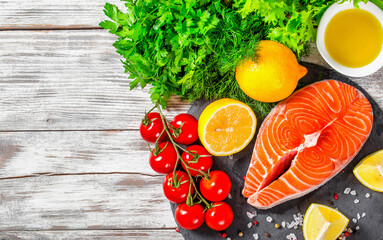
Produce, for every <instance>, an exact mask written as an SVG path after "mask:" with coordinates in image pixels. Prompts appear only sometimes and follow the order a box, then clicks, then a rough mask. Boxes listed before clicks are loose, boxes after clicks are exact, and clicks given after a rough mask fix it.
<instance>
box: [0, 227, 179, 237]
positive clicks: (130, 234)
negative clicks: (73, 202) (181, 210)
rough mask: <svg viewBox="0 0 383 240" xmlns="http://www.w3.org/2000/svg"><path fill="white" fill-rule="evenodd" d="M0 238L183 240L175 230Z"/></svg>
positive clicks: (15, 233)
mask: <svg viewBox="0 0 383 240" xmlns="http://www.w3.org/2000/svg"><path fill="white" fill-rule="evenodd" d="M0 238H1V239H4V240H16V239H17V240H35V239H60V240H65V239H68V240H76V239H79V240H83V239H85V240H86V239H97V240H101V239H112V240H119V239H129V240H152V239H158V240H169V239H174V240H181V239H183V237H182V235H181V234H180V233H177V232H176V231H175V230H174V229H162V230H161V229H160V230H151V229H148V230H145V229H143V230H113V231H112V230H86V231H78V230H77V231H71V230H64V231H7V232H0Z"/></svg>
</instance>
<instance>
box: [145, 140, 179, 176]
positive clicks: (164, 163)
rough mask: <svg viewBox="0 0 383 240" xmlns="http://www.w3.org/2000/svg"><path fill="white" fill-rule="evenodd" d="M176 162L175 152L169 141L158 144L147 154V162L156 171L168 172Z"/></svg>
mask: <svg viewBox="0 0 383 240" xmlns="http://www.w3.org/2000/svg"><path fill="white" fill-rule="evenodd" d="M176 162H177V153H176V150H175V148H174V146H173V145H172V144H171V143H169V142H163V143H160V144H158V146H156V147H155V148H154V149H152V151H151V152H150V155H149V164H150V166H151V167H152V169H153V170H154V171H155V172H157V173H162V174H166V173H170V172H171V171H173V169H174V167H175V166H176Z"/></svg>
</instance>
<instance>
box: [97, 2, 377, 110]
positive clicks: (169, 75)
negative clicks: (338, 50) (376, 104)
mask: <svg viewBox="0 0 383 240" xmlns="http://www.w3.org/2000/svg"><path fill="white" fill-rule="evenodd" d="M123 1H124V2H126V3H125V6H126V11H125V12H123V11H121V10H119V9H118V8H117V7H116V6H115V5H113V4H110V3H106V5H105V9H104V13H105V15H106V16H107V17H109V18H110V20H105V21H103V22H101V23H100V26H101V27H103V28H105V29H109V32H110V33H112V34H115V35H117V36H118V40H117V41H116V42H115V43H114V46H115V48H116V49H117V53H119V54H121V55H122V56H123V58H124V60H122V63H123V65H124V67H125V71H126V72H129V73H130V76H129V78H130V79H132V81H131V82H130V89H131V90H132V89H134V88H136V87H137V86H138V85H139V86H141V87H142V88H144V87H145V86H146V85H150V86H151V87H150V91H149V93H150V97H151V99H152V101H153V102H159V103H160V104H161V105H162V106H163V107H166V103H167V101H168V99H169V97H170V96H171V95H173V94H175V95H179V96H181V98H182V99H187V100H189V101H193V100H196V99H199V98H203V99H210V100H211V99H220V98H224V97H229V98H234V99H237V100H240V101H242V102H245V103H246V104H248V105H249V106H250V107H252V108H253V109H254V110H255V111H256V112H257V113H258V114H260V115H266V114H267V113H268V112H269V110H270V109H271V108H272V107H273V106H274V105H273V104H271V103H261V102H258V101H255V100H253V99H250V98H249V97H248V96H246V95H245V94H244V93H243V92H242V91H241V89H240V88H239V86H238V84H237V83H236V80H235V67H236V65H237V63H238V62H239V61H241V60H242V59H245V58H252V59H253V60H256V56H257V55H256V50H257V45H258V43H259V41H260V40H262V39H271V40H275V41H278V42H280V43H282V44H285V45H286V46H288V47H289V48H290V49H292V50H293V51H294V52H295V53H296V55H297V56H298V57H299V56H301V55H303V54H304V53H305V52H306V51H307V48H306V47H307V44H308V43H309V42H310V41H313V40H314V39H315V29H316V27H317V25H318V23H319V20H320V17H321V16H322V14H323V12H324V11H325V10H326V8H327V7H328V6H329V5H330V4H332V3H334V2H335V0H330V1H326V0H312V1H310V0H287V1H279V0H172V1H168V0H123ZM360 1H366V0H356V2H360ZM376 1H380V0H376Z"/></svg>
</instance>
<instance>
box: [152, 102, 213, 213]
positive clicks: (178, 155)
mask: <svg viewBox="0 0 383 240" xmlns="http://www.w3.org/2000/svg"><path fill="white" fill-rule="evenodd" d="M155 107H157V110H158V113H159V114H160V116H161V121H162V123H163V125H164V130H163V131H165V132H166V134H167V135H168V137H169V139H170V142H171V143H172V144H173V146H174V149H175V150H176V154H177V161H176V165H175V166H174V169H173V176H174V175H175V172H176V168H177V165H178V163H179V161H180V160H181V161H182V162H183V163H184V167H185V170H186V172H187V174H188V176H189V178H190V187H189V193H188V196H187V202H186V204H188V205H189V204H190V205H189V206H191V205H193V198H192V196H191V185H193V187H194V190H195V192H196V194H197V195H198V198H199V199H200V200H201V201H202V202H203V203H204V204H205V205H206V208H208V209H209V208H211V206H212V205H211V203H209V202H208V201H207V200H206V199H205V198H204V197H203V196H202V195H201V193H200V192H199V191H198V189H197V186H196V184H195V182H194V179H193V176H192V175H191V174H190V171H189V169H190V170H195V171H199V172H200V173H202V174H203V175H204V177H206V175H208V174H207V173H204V172H203V171H200V170H197V169H193V168H191V167H189V166H188V165H187V164H186V163H185V161H184V160H183V159H182V157H181V154H180V152H179V150H178V149H181V150H183V151H185V152H187V153H189V154H191V155H192V156H193V157H194V156H195V154H193V153H191V152H190V151H188V150H186V149H184V148H183V147H181V146H180V145H178V144H177V143H176V142H175V141H174V140H173V138H172V134H171V133H170V131H169V127H168V124H167V123H166V121H165V117H164V115H163V113H162V110H161V107H160V105H159V104H158V102H156V104H155ZM161 135H162V133H161ZM161 135H160V136H161ZM157 140H158V139H157Z"/></svg>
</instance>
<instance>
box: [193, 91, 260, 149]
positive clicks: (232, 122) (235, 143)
mask: <svg viewBox="0 0 383 240" xmlns="http://www.w3.org/2000/svg"><path fill="white" fill-rule="evenodd" d="M256 126H257V118H256V116H255V114H254V112H253V110H251V108H250V107H249V106H248V105H246V104H244V103H243V102H240V101H237V100H234V99H230V98H224V99H220V100H217V101H215V102H213V103H211V104H209V105H208V106H207V107H206V108H205V109H204V110H203V112H202V114H201V116H200V117H199V120H198V135H199V138H200V140H201V142H202V144H203V145H204V146H205V148H206V149H207V150H208V151H209V152H210V153H211V154H212V155H214V156H228V155H231V154H234V153H237V152H239V151H241V150H242V149H244V148H245V147H246V146H247V145H248V144H249V143H250V141H251V139H252V138H253V137H254V134H255V129H256Z"/></svg>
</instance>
